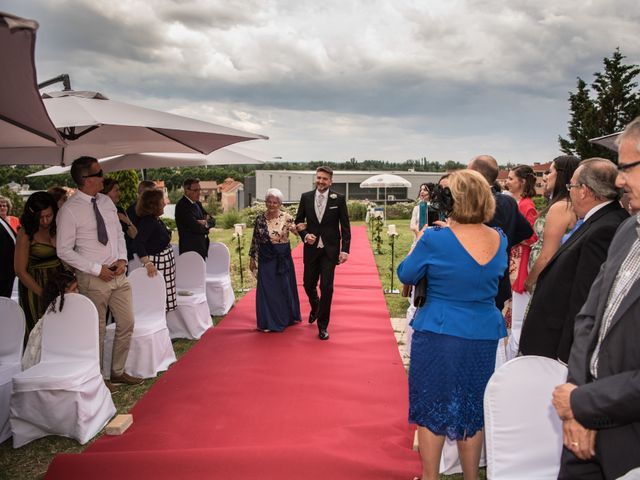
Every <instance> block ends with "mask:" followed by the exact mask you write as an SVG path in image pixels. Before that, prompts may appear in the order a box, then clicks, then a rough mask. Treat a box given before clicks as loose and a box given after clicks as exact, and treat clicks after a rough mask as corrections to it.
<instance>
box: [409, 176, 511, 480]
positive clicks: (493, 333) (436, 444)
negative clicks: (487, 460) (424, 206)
mask: <svg viewBox="0 0 640 480" xmlns="http://www.w3.org/2000/svg"><path fill="white" fill-rule="evenodd" d="M449 188H450V189H451V195H452V197H453V202H454V204H453V211H452V212H451V216H450V218H449V226H448V227H445V228H440V227H434V228H428V229H426V230H425V232H424V234H423V236H422V237H421V238H420V240H419V241H418V243H417V244H416V246H415V248H414V249H413V251H412V252H411V253H410V254H409V256H408V257H407V258H406V259H405V260H404V261H403V262H402V263H401V264H400V266H399V267H398V277H399V278H400V281H402V282H403V283H405V284H413V285H415V284H416V283H417V282H418V281H419V280H420V279H421V278H423V277H425V276H426V277H427V294H426V301H425V304H424V306H423V307H421V308H420V309H419V310H418V312H417V313H416V316H415V318H414V319H413V321H412V327H413V329H414V333H413V338H412V345H411V366H410V368H409V421H410V422H411V423H415V424H417V425H418V439H419V443H420V456H421V459H422V476H421V477H418V478H421V479H422V480H431V479H437V478H438V467H439V464H440V455H441V452H442V446H443V444H444V439H445V436H447V437H448V438H450V439H452V440H457V442H458V451H459V454H460V462H461V464H462V469H463V471H464V477H465V479H471V478H477V475H478V465H479V462H480V452H481V450H482V444H483V433H482V429H483V427H484V412H483V403H482V402H483V395H484V390H485V387H486V385H487V382H488V381H489V378H490V377H491V374H492V373H493V370H494V367H495V358H496V349H497V345H498V340H499V339H500V338H503V337H505V336H506V334H507V332H506V329H505V325H504V319H503V318H502V314H501V313H500V311H499V310H498V309H497V308H496V305H495V296H496V294H497V292H498V281H499V279H500V278H501V277H502V275H503V274H504V272H505V269H506V268H507V239H506V237H505V235H504V234H503V233H502V232H501V231H499V230H496V229H493V228H490V227H487V226H486V225H484V222H487V221H489V220H490V219H491V218H492V217H493V213H494V210H495V200H494V198H493V195H492V194H491V188H490V186H489V184H488V183H487V181H486V180H485V179H484V178H483V177H482V176H481V175H480V174H478V173H477V172H473V171H470V170H460V171H457V172H454V173H452V174H451V175H450V176H449Z"/></svg>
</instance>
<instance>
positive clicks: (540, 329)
mask: <svg viewBox="0 0 640 480" xmlns="http://www.w3.org/2000/svg"><path fill="white" fill-rule="evenodd" d="M616 176H617V170H616V166H615V165H614V164H613V163H612V162H611V161H609V160H606V159H604V158H591V159H589V160H584V161H583V162H581V163H580V165H579V166H578V168H577V169H576V171H575V172H574V173H573V177H571V183H570V184H568V185H567V189H568V190H569V195H570V197H571V205H572V207H573V209H574V211H575V213H576V216H577V217H578V224H580V226H579V228H577V229H576V230H575V231H574V232H573V234H572V235H571V236H570V237H569V238H568V240H567V241H566V242H565V243H564V244H562V245H561V246H560V248H559V249H558V251H557V252H556V253H555V255H554V256H553V257H551V259H550V260H549V262H548V263H547V265H546V266H545V267H544V269H543V270H542V271H541V272H540V275H539V277H538V281H537V283H536V288H535V290H534V292H533V296H532V297H531V301H530V303H529V309H528V311H527V314H526V317H525V319H524V323H523V326H522V334H521V336H520V352H522V354H524V355H541V356H543V357H549V358H552V359H554V360H555V359H559V360H560V361H562V362H564V363H567V362H568V361H569V352H570V350H571V345H572V343H573V326H574V323H573V322H574V319H575V317H576V314H577V313H578V311H579V310H580V308H581V307H582V305H583V304H584V302H585V300H586V299H587V294H588V293H589V289H590V288H591V284H592V283H593V280H594V279H595V278H596V275H597V274H598V271H599V270H600V265H602V263H603V262H604V260H605V258H606V257H607V249H608V248H609V244H610V243H611V240H612V239H613V235H614V234H615V233H616V229H617V228H618V226H619V225H620V224H621V223H622V222H623V221H624V220H625V219H626V218H628V216H629V214H628V213H627V212H626V211H625V210H624V208H622V206H621V205H620V197H621V196H622V195H621V194H622V192H621V191H620V189H619V188H617V187H616ZM578 224H577V225H578Z"/></svg>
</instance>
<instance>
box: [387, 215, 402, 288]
mask: <svg viewBox="0 0 640 480" xmlns="http://www.w3.org/2000/svg"><path fill="white" fill-rule="evenodd" d="M387 235H388V236H389V245H391V266H390V267H389V274H390V275H391V287H390V288H389V290H385V291H384V293H400V290H398V289H397V288H393V279H394V277H395V243H396V237H397V236H398V232H397V231H396V226H395V225H388V226H387Z"/></svg>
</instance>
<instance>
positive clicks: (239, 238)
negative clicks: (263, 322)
mask: <svg viewBox="0 0 640 480" xmlns="http://www.w3.org/2000/svg"><path fill="white" fill-rule="evenodd" d="M244 227H245V225H244V224H243V223H236V224H235V225H234V226H233V229H234V230H233V235H232V237H233V238H235V239H236V242H237V244H236V253H237V254H238V273H239V274H240V289H239V290H238V291H240V292H248V291H249V289H248V288H245V287H244V268H243V266H242V254H243V253H244Z"/></svg>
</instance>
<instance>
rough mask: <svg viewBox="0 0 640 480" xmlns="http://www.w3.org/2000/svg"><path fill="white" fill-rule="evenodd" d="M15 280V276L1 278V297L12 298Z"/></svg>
mask: <svg viewBox="0 0 640 480" xmlns="http://www.w3.org/2000/svg"><path fill="white" fill-rule="evenodd" d="M0 228H1V227H0ZM15 279H16V276H15V275H7V276H6V277H2V278H0V297H7V298H11V293H12V292H13V282H14V280H15Z"/></svg>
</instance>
